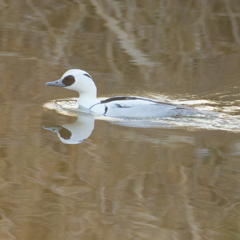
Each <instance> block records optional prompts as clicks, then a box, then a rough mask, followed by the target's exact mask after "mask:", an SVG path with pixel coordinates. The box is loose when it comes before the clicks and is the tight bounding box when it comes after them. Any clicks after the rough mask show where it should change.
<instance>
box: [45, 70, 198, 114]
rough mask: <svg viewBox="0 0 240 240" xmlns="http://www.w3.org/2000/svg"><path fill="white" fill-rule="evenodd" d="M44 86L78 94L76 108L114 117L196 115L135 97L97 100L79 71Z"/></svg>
mask: <svg viewBox="0 0 240 240" xmlns="http://www.w3.org/2000/svg"><path fill="white" fill-rule="evenodd" d="M46 86H53V87H63V88H66V89H69V90H74V91H77V92H78V93H79V98H78V99H77V104H78V108H79V109H86V110H88V111H90V112H91V113H93V114H97V115H101V116H106V117H113V118H162V117H174V116H186V115H197V114H199V111H197V110H195V109H194V108H191V107H187V106H183V105H179V104H174V103H170V102H167V101H159V100H156V99H151V98H145V97H138V96H116V97H111V98H107V99H103V100H100V99H99V98H97V87H96V84H95V83H94V81H93V78H92V76H91V75H90V74H89V73H88V72H86V71H84V70H80V69H70V70H68V71H66V72H65V73H64V74H63V75H62V77H61V78H60V79H58V80H56V81H53V82H47V83H46Z"/></svg>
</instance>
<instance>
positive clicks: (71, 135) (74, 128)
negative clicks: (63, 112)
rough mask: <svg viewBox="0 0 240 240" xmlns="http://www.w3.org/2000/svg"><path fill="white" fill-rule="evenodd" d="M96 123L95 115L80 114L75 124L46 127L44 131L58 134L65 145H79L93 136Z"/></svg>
mask: <svg viewBox="0 0 240 240" xmlns="http://www.w3.org/2000/svg"><path fill="white" fill-rule="evenodd" d="M94 122H95V119H94V116H93V115H90V114H88V115H87V114H84V113H78V119H77V120H76V121H75V122H74V123H71V124H64V125H62V126H53V127H44V129H46V130H50V131H53V132H56V133H57V135H58V137H59V138H60V140H61V141H62V142H63V143H66V144H78V143H81V142H83V141H84V140H85V139H87V138H88V137H89V136H90V135H91V133H92V131H93V129H94Z"/></svg>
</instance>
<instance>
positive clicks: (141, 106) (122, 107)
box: [101, 97, 187, 118]
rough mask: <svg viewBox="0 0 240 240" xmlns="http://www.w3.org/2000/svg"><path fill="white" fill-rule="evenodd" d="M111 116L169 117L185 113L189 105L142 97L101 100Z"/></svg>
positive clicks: (106, 113)
mask: <svg viewBox="0 0 240 240" xmlns="http://www.w3.org/2000/svg"><path fill="white" fill-rule="evenodd" d="M101 103H102V104H104V105H105V106H106V108H105V113H104V115H106V116H110V117H140V118H141V117H168V116H176V115H184V114H183V110H184V112H185V110H187V107H184V106H181V105H176V104H172V103H168V102H164V101H155V100H153V99H149V98H141V97H113V98H109V99H106V100H103V101H101Z"/></svg>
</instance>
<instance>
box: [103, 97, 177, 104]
mask: <svg viewBox="0 0 240 240" xmlns="http://www.w3.org/2000/svg"><path fill="white" fill-rule="evenodd" d="M122 100H143V101H149V102H153V103H161V104H166V105H172V106H173V105H174V106H175V104H172V103H169V102H163V101H158V100H154V99H149V98H141V97H124V96H122V97H112V98H107V99H105V100H102V101H101V103H109V102H113V101H122ZM179 106H181V105H179Z"/></svg>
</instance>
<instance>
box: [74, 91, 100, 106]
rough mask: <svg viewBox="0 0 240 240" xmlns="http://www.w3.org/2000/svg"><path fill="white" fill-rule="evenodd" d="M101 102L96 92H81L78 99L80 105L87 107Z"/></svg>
mask: <svg viewBox="0 0 240 240" xmlns="http://www.w3.org/2000/svg"><path fill="white" fill-rule="evenodd" d="M99 102H100V100H99V99H97V96H96V93H94V94H90V93H80V97H79V99H78V101H77V103H78V104H79V105H80V106H82V107H85V108H87V109H89V108H90V107H92V106H93V105H95V104H97V103H99Z"/></svg>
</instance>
